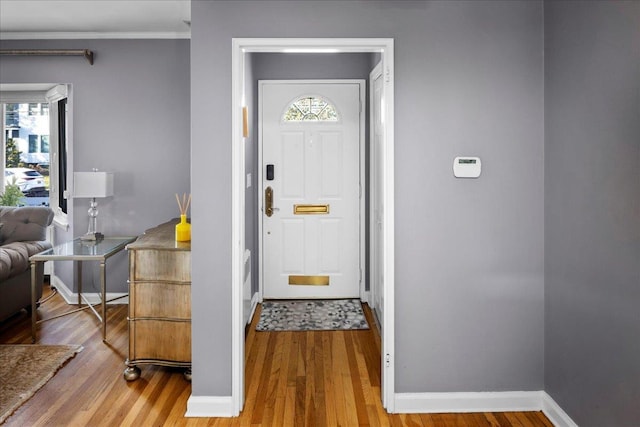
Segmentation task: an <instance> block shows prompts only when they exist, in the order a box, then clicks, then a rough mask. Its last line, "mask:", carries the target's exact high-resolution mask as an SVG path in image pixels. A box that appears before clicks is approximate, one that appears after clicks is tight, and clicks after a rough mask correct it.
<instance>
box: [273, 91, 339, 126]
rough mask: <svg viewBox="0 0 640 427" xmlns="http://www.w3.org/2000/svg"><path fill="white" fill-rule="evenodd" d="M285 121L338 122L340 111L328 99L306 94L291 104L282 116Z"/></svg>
mask: <svg viewBox="0 0 640 427" xmlns="http://www.w3.org/2000/svg"><path fill="white" fill-rule="evenodd" d="M282 120H283V121H285V122H305V121H316V122H337V121H338V112H337V111H336V107H334V106H333V105H332V104H330V103H329V102H328V101H327V100H326V99H322V98H319V97H316V96H305V97H303V98H300V99H298V100H296V101H294V102H292V103H291V105H289V108H287V110H286V111H285V113H284V115H283V116H282Z"/></svg>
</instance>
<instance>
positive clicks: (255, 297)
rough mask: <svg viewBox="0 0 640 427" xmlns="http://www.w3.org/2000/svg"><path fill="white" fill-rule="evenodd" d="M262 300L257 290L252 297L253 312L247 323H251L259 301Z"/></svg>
mask: <svg viewBox="0 0 640 427" xmlns="http://www.w3.org/2000/svg"><path fill="white" fill-rule="evenodd" d="M260 302H262V301H261V298H260V293H259V292H256V293H254V294H253V296H252V297H251V314H249V321H248V322H247V324H250V323H251V320H252V319H253V315H254V314H255V313H256V308H258V303H260Z"/></svg>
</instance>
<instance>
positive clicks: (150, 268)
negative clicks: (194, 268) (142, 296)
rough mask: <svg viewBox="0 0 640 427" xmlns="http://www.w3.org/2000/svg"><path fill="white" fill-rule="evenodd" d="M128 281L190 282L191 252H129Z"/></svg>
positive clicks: (150, 250)
mask: <svg viewBox="0 0 640 427" xmlns="http://www.w3.org/2000/svg"><path fill="white" fill-rule="evenodd" d="M129 269H130V271H129V280H131V281H139V280H150V281H151V280H157V281H176V282H191V251H166V250H156V249H145V250H130V251H129Z"/></svg>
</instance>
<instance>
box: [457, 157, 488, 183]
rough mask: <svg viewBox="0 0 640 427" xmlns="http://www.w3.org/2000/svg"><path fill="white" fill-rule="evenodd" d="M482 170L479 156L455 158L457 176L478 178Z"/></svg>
mask: <svg viewBox="0 0 640 427" xmlns="http://www.w3.org/2000/svg"><path fill="white" fill-rule="evenodd" d="M481 171H482V162H480V158H479V157H456V158H455V159H454V160H453V175H454V176H455V177H456V178H477V177H479V176H480V172H481Z"/></svg>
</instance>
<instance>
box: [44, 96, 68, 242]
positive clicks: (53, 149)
mask: <svg viewBox="0 0 640 427" xmlns="http://www.w3.org/2000/svg"><path fill="white" fill-rule="evenodd" d="M70 92H71V88H70V86H69V85H65V84H60V85H56V86H54V87H53V88H51V89H49V90H48V91H47V94H46V99H47V101H48V102H49V205H50V207H51V209H53V214H54V217H53V224H54V225H55V226H56V227H58V228H61V229H63V230H65V231H66V230H68V229H69V215H68V211H69V205H68V204H67V213H65V212H64V211H63V210H62V209H61V208H60V205H59V203H58V201H59V200H60V191H61V189H60V188H59V187H58V182H59V179H58V178H59V174H58V170H59V159H60V141H59V139H58V114H59V113H58V101H60V100H62V99H64V98H67V111H66V117H67V126H66V131H67V135H66V147H67V170H66V174H67V191H66V192H65V194H63V197H64V198H65V199H67V200H69V197H68V195H69V191H68V190H69V183H70V182H71V181H70V177H71V176H72V171H71V168H70V167H69V165H71V164H72V163H71V159H70V154H71V152H72V150H71V114H70V113H71V108H70Z"/></svg>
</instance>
